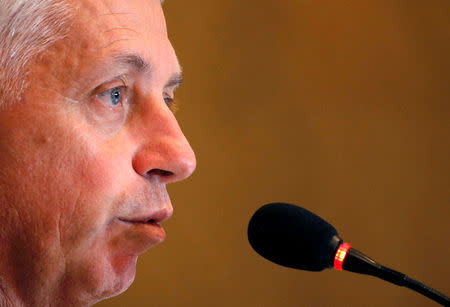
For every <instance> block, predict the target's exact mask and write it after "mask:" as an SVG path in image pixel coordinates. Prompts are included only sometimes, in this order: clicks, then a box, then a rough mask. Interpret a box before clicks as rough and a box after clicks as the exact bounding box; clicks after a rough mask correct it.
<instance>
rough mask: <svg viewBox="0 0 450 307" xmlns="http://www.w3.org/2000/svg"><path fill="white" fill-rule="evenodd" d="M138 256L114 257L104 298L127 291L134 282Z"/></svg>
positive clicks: (108, 273)
mask: <svg viewBox="0 0 450 307" xmlns="http://www.w3.org/2000/svg"><path fill="white" fill-rule="evenodd" d="M136 262H137V256H121V257H117V258H116V259H114V261H113V262H112V263H111V269H110V271H109V272H107V274H105V277H106V278H108V277H109V278H108V280H105V283H104V285H108V289H106V288H104V291H103V294H102V298H101V299H105V298H109V297H113V296H116V295H119V294H121V293H123V292H125V291H126V290H127V289H128V288H129V287H130V286H131V284H132V283H133V281H134V278H135V276H136Z"/></svg>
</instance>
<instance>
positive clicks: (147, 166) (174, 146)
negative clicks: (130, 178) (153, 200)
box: [133, 100, 196, 183]
mask: <svg viewBox="0 0 450 307" xmlns="http://www.w3.org/2000/svg"><path fill="white" fill-rule="evenodd" d="M153 102H154V103H149V104H146V106H144V107H143V108H141V112H140V121H139V122H140V123H141V125H139V126H140V127H139V128H137V130H138V131H137V134H138V140H139V144H138V146H137V150H136V152H135V155H134V157H133V168H134V169H135V171H136V172H137V173H138V174H140V175H141V176H144V177H148V176H159V177H160V180H161V181H163V182H165V183H170V182H175V181H179V180H183V179H185V178H187V177H189V176H190V175H191V174H192V172H193V171H194V169H195V167H196V160H195V154H194V152H193V150H192V148H191V146H190V144H189V142H188V141H187V139H186V137H185V136H184V134H183V132H182V131H181V128H180V126H179V125H178V122H177V120H176V118H175V116H174V115H173V113H172V112H171V111H170V110H169V109H168V108H167V106H166V105H165V104H164V103H163V102H161V101H157V100H156V101H155V100H153ZM155 102H156V103H155Z"/></svg>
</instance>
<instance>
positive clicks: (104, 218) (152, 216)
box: [0, 0, 195, 304]
mask: <svg viewBox="0 0 450 307" xmlns="http://www.w3.org/2000/svg"><path fill="white" fill-rule="evenodd" d="M75 2H76V3H81V4H79V5H80V6H79V10H78V11H77V12H76V18H75V19H74V24H73V26H72V28H71V31H70V33H69V35H68V36H67V37H66V38H65V39H63V40H61V41H59V42H57V43H56V44H55V45H54V46H53V47H52V48H50V49H48V50H47V51H45V52H44V54H43V55H42V56H41V57H39V58H38V59H36V60H35V61H34V62H33V63H32V64H31V70H30V73H29V75H28V80H29V82H30V86H29V88H28V89H27V90H26V92H25V94H24V99H23V101H21V102H18V103H17V104H15V105H14V106H13V107H12V108H10V109H8V110H5V111H2V112H0V152H1V157H0V204H1V205H2V210H1V212H0V219H1V221H2V225H1V226H0V239H1V240H2V242H4V246H8V248H6V247H2V249H4V251H3V252H2V253H3V254H0V256H2V257H4V259H7V263H8V264H9V265H8V270H9V271H10V276H14V278H13V279H12V280H10V281H9V282H11V283H13V284H15V285H16V287H18V288H20V289H22V290H20V291H21V292H20V293H19V295H21V296H30V295H32V294H34V295H35V296H37V295H38V293H39V291H42V290H44V289H46V291H47V293H46V295H47V298H49V297H52V296H54V297H53V299H56V300H60V302H61V304H63V302H66V303H67V302H71V303H74V304H77V303H79V302H80V301H77V300H81V303H92V302H94V301H97V300H99V299H101V298H105V297H108V296H111V295H114V294H118V293H120V292H122V291H124V290H125V289H126V288H127V287H128V286H129V285H130V284H131V283H132V281H133V279H134V275H135V264H136V259H137V256H138V255H139V254H141V253H143V252H144V251H146V250H147V249H148V248H150V247H152V246H154V245H155V244H157V243H160V242H161V241H162V240H163V239H164V237H165V233H164V230H163V229H162V228H161V227H160V226H158V224H157V223H156V222H161V221H163V220H165V219H167V218H168V217H170V216H171V214H172V206H171V203H170V200H169V197H168V195H167V192H166V184H168V183H171V182H174V181H178V180H182V179H184V178H186V177H188V176H189V175H190V174H191V173H192V172H193V170H194V168H195V157H194V154H193V152H192V149H191V148H190V146H189V144H188V142H187V140H186V139H185V137H184V136H183V134H182V132H181V130H180V128H179V126H178V124H177V122H176V119H175V117H174V115H173V113H172V112H171V110H170V108H169V105H170V101H171V99H172V98H173V94H174V90H175V88H176V86H177V85H178V84H179V81H180V67H179V64H178V62H177V58H176V56H175V53H174V51H173V49H172V46H171V44H170V42H169V40H168V38H167V33H166V26H165V21H164V16H163V13H162V9H161V5H160V2H159V0H127V1H118V0H103V1H99V0H83V1H75ZM148 220H151V221H150V222H148V223H146V222H147V221H148ZM5 263H6V262H5ZM61 293H63V294H64V295H61ZM58 296H61V297H58ZM44 301H45V298H43V301H42V303H43V302H44Z"/></svg>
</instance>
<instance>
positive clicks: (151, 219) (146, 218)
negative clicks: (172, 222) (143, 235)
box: [118, 210, 172, 226]
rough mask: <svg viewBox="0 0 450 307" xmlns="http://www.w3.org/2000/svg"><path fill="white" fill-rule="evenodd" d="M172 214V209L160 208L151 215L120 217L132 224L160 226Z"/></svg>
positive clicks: (121, 219)
mask: <svg viewBox="0 0 450 307" xmlns="http://www.w3.org/2000/svg"><path fill="white" fill-rule="evenodd" d="M171 216H172V210H160V211H157V212H154V213H152V214H150V215H140V216H130V217H119V218H118V219H119V220H120V221H122V222H125V223H131V224H150V225H157V226H160V223H162V222H164V221H166V220H167V219H169V218H170V217H171Z"/></svg>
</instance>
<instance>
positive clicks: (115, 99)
mask: <svg viewBox="0 0 450 307" xmlns="http://www.w3.org/2000/svg"><path fill="white" fill-rule="evenodd" d="M110 97H111V103H112V104H113V105H114V106H115V105H118V104H119V102H120V101H121V100H122V93H121V91H120V88H117V87H116V88H113V89H112V90H111V94H110Z"/></svg>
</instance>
